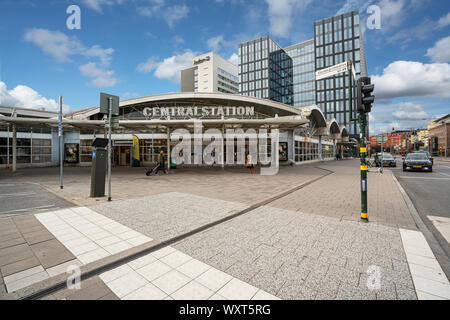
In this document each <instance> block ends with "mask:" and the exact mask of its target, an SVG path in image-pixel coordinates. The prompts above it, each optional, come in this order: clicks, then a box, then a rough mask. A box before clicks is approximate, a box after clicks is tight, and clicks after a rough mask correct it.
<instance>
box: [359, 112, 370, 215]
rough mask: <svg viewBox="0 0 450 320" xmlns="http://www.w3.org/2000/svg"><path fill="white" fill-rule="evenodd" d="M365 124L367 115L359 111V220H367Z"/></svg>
mask: <svg viewBox="0 0 450 320" xmlns="http://www.w3.org/2000/svg"><path fill="white" fill-rule="evenodd" d="M366 124H367V115H366V114H365V113H361V114H360V115H359V125H360V132H361V135H360V145H361V147H360V150H359V155H360V158H361V220H363V221H364V222H369V216H368V214H367V165H366V153H367V149H366Z"/></svg>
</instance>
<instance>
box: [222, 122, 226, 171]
mask: <svg viewBox="0 0 450 320" xmlns="http://www.w3.org/2000/svg"><path fill="white" fill-rule="evenodd" d="M222 170H225V125H222Z"/></svg>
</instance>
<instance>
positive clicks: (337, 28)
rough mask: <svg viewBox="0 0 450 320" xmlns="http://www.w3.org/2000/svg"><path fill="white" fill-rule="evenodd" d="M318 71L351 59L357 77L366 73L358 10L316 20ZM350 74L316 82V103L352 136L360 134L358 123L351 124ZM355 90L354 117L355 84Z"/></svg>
mask: <svg viewBox="0 0 450 320" xmlns="http://www.w3.org/2000/svg"><path fill="white" fill-rule="evenodd" d="M314 47H315V70H320V69H323V68H327V67H330V66H332V65H335V64H339V63H342V62H345V61H349V60H351V61H352V62H353V65H354V67H355V73H356V78H357V79H358V78H359V77H360V76H367V67H366V61H365V54H364V47H363V41H362V35H361V31H360V23H359V14H358V12H357V11H353V12H349V13H345V14H342V15H339V16H336V17H331V18H327V19H324V20H320V21H317V22H315V23H314ZM348 86H349V76H348V72H347V73H345V74H340V75H336V76H334V77H330V78H328V79H322V80H318V81H316V104H317V105H318V106H319V107H320V108H321V110H322V112H323V113H324V114H325V117H326V118H327V119H332V118H335V119H336V120H337V121H338V123H339V124H342V125H345V126H346V127H347V128H348V130H349V134H350V135H358V133H359V132H358V128H357V125H356V123H355V122H353V123H352V124H351V125H350V123H349V91H348ZM353 88H354V89H355V90H354V91H353V99H354V101H353V118H356V107H355V106H356V85H355V83H354V87H353Z"/></svg>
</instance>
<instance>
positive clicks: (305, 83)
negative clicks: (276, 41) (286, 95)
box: [284, 39, 316, 107]
mask: <svg viewBox="0 0 450 320" xmlns="http://www.w3.org/2000/svg"><path fill="white" fill-rule="evenodd" d="M284 50H285V51H286V53H287V54H288V55H289V56H290V57H291V58H292V63H293V88H294V106H295V107H302V106H310V105H313V104H315V103H316V94H315V89H316V81H315V80H316V76H315V64H314V61H315V59H314V40H313V39H311V40H308V41H305V42H301V43H298V44H294V45H292V46H290V47H287V48H285V49H284Z"/></svg>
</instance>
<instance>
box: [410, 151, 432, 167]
mask: <svg viewBox="0 0 450 320" xmlns="http://www.w3.org/2000/svg"><path fill="white" fill-rule="evenodd" d="M414 153H425V154H426V155H427V157H428V159H430V161H431V163H432V164H434V159H433V156H432V155H431V154H430V153H429V152H428V151H423V150H419V151H414Z"/></svg>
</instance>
